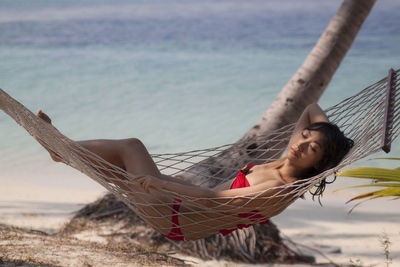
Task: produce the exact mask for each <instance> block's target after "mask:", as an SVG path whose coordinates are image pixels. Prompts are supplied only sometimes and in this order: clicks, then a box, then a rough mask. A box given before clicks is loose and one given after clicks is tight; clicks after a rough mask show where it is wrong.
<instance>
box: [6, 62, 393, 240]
mask: <svg viewBox="0 0 400 267" xmlns="http://www.w3.org/2000/svg"><path fill="white" fill-rule="evenodd" d="M399 77H400V70H397V71H394V70H392V69H391V70H390V71H389V75H388V76H387V77H385V78H384V79H382V80H380V81H379V82H377V83H375V84H373V85H371V86H369V87H367V88H365V89H364V90H362V91H361V92H359V93H358V94H356V95H354V96H352V97H349V98H347V99H345V100H343V101H342V102H340V103H339V104H337V105H335V106H332V107H330V108H328V109H327V110H325V112H326V114H327V116H328V118H329V120H330V121H331V122H333V123H335V124H337V125H338V126H339V127H340V129H341V130H342V131H343V132H344V133H345V135H346V136H347V137H349V138H351V139H353V140H354V142H355V145H354V147H353V148H352V149H351V150H350V152H349V153H348V154H347V155H346V157H345V158H344V159H343V160H342V161H341V162H340V164H339V165H338V166H336V167H334V168H332V169H330V170H327V171H325V172H323V173H320V174H319V175H316V176H314V177H311V178H310V179H306V180H301V181H296V182H293V183H290V184H287V185H284V186H280V187H275V188H270V189H268V190H265V191H263V192H258V193H257V194H256V195H254V194H253V195H252V196H246V195H244V196H238V197H235V198H230V199H229V200H228V201H223V202H222V201H220V200H221V199H218V198H214V199H208V201H210V203H213V205H210V206H207V205H201V204H200V202H201V200H203V199H200V198H195V197H192V196H188V195H177V194H176V193H174V192H172V191H168V190H164V189H162V190H161V189H160V190H158V191H157V192H154V190H153V191H151V194H148V193H145V192H144V191H143V190H142V188H141V187H140V185H139V184H138V183H137V182H135V179H134V178H135V175H133V174H130V173H127V172H126V171H125V170H123V169H121V168H119V167H117V166H114V165H112V164H110V163H109V162H107V161H105V160H103V159H102V158H100V157H99V156H97V155H96V154H94V153H92V152H90V151H88V150H87V149H85V148H83V147H81V146H80V145H78V144H77V143H76V142H74V141H72V140H70V139H68V138H67V137H65V136H64V135H62V134H61V133H60V132H59V131H58V130H57V129H56V128H55V127H54V126H52V125H51V124H49V123H46V122H45V121H44V120H42V119H40V118H38V117H37V116H36V115H35V114H33V113H32V112H30V111H29V110H28V109H26V108H25V107H24V106H23V105H22V104H20V103H19V102H17V101H16V100H15V99H13V98H12V97H10V96H9V95H8V94H6V93H5V92H4V91H3V90H1V89H0V108H1V109H2V110H3V111H4V112H5V113H7V114H8V115H9V116H11V117H12V118H13V119H14V120H15V121H16V122H17V123H18V124H20V125H21V126H22V127H24V128H25V129H26V131H28V132H29V134H31V135H32V136H33V137H34V138H35V139H36V140H37V141H39V143H41V144H45V145H46V147H47V148H49V149H50V150H52V151H53V152H54V153H56V154H57V155H58V156H60V157H61V160H62V162H64V163H65V164H68V165H70V166H71V167H73V168H75V169H77V170H79V171H81V172H83V173H84V174H86V175H87V176H89V177H91V178H92V179H94V180H95V181H97V182H98V183H100V184H101V185H102V186H104V187H105V188H106V189H107V190H109V191H110V192H111V193H113V194H114V195H116V196H117V198H119V199H120V200H121V201H123V202H124V203H125V204H126V205H128V207H129V208H131V209H132V210H133V211H134V212H135V213H137V214H138V215H139V216H141V217H142V218H143V219H144V220H145V221H146V222H147V223H149V224H150V225H151V226H152V227H154V228H155V229H156V230H158V231H159V232H161V233H168V232H169V231H170V229H171V227H172V223H171V216H172V214H174V213H176V212H177V210H176V209H174V208H173V206H174V205H175V204H176V198H177V197H179V199H180V200H181V202H180V205H181V206H180V210H179V221H180V225H181V227H182V229H183V230H184V231H183V232H190V234H191V235H192V236H193V237H194V239H195V238H196V236H203V237H204V236H205V234H204V233H207V234H208V235H212V234H215V233H218V232H219V230H221V229H231V228H236V227H237V226H238V225H240V224H249V223H250V224H255V223H260V222H262V221H263V220H265V217H266V218H270V217H272V216H274V215H277V213H279V212H281V211H282V210H284V209H285V208H286V207H287V206H288V205H290V204H291V203H292V202H294V201H295V200H296V199H297V198H298V197H300V196H302V195H303V194H304V193H306V192H307V191H308V190H309V189H310V188H312V187H313V186H315V185H317V184H318V183H319V182H321V181H322V180H323V179H325V178H326V177H327V176H329V175H332V174H334V173H335V172H336V171H337V170H338V169H340V168H342V167H343V166H345V165H348V164H351V163H352V162H354V161H356V160H359V159H361V158H363V157H366V156H368V155H370V154H372V153H375V152H378V151H379V150H380V149H383V150H384V151H386V152H389V150H390V144H391V143H392V141H393V140H394V139H395V138H396V137H397V136H398V134H399V128H400V125H399V124H400V120H399V119H398V118H400V114H399V113H400V105H398V103H397V102H399V94H400V90H398V89H399V87H400V79H399ZM294 127H295V124H291V125H288V126H285V127H283V128H281V129H279V130H277V131H274V132H272V133H270V134H268V135H263V136H254V137H251V138H247V139H245V140H241V141H239V142H237V143H234V144H229V145H223V146H219V147H214V148H208V149H202V150H193V151H188V152H183V153H168V154H153V155H152V157H153V159H154V161H155V162H156V164H157V166H158V168H159V169H160V171H161V172H162V173H164V174H168V175H172V176H175V177H178V178H182V179H190V181H191V182H193V181H194V179H192V178H193V177H196V181H194V183H196V184H197V185H199V186H202V187H214V186H217V185H219V184H221V183H224V182H226V181H229V180H231V179H233V178H234V177H235V176H236V174H237V172H238V170H239V169H240V168H241V167H242V166H243V165H245V164H263V163H267V162H272V161H274V160H277V159H278V158H279V157H280V154H281V153H282V148H284V147H285V146H286V144H287V143H288V141H289V139H290V134H291V133H292V131H293V129H294ZM224 162H225V163H226V162H229V164H224ZM269 190H271V192H270V194H265V193H266V191H269ZM154 195H157V197H154ZM265 195H269V196H265ZM237 199H240V200H242V201H243V200H245V203H246V204H245V205H240V206H238V205H236V204H235V203H236V202H235V200H237ZM225 200H226V199H225ZM254 203H257V208H256V211H257V212H258V213H259V214H261V215H262V216H250V217H249V216H247V217H240V216H239V217H238V214H239V213H243V212H253V211H254V210H255V208H254ZM250 204H252V205H250ZM211 206H212V207H211ZM247 207H248V208H247ZM250 207H251V208H250ZM271 207H273V209H271ZM271 210H274V212H271Z"/></svg>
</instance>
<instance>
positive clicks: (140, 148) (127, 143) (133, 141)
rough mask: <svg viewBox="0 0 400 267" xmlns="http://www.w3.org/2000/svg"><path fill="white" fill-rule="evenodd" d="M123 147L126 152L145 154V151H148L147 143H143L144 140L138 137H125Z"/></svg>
mask: <svg viewBox="0 0 400 267" xmlns="http://www.w3.org/2000/svg"><path fill="white" fill-rule="evenodd" d="M122 149H123V151H124V153H128V154H131V153H134V154H136V153H139V154H141V155H142V154H143V153H146V154H147V153H148V151H147V149H146V147H145V145H144V144H143V143H142V141H140V140H139V139H137V138H128V139H124V140H123V142H122Z"/></svg>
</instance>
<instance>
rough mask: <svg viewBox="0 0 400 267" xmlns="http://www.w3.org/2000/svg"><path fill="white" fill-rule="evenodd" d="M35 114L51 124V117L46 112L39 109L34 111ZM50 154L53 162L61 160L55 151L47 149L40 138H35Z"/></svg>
mask: <svg viewBox="0 0 400 267" xmlns="http://www.w3.org/2000/svg"><path fill="white" fill-rule="evenodd" d="M36 116H38V117H39V118H41V119H42V120H44V121H45V122H47V123H50V124H51V119H50V117H49V116H47V114H46V113H44V112H43V111H42V110H41V109H40V110H39V111H38V112H37V113H36ZM37 141H38V142H39V143H40V144H41V145H42V146H43V147H44V148H45V149H46V150H47V151H48V152H49V154H50V157H51V158H52V159H53V160H54V161H55V162H61V161H62V160H61V157H60V156H58V155H57V153H55V152H53V151H52V150H51V149H49V148H48V147H47V145H46V144H45V143H43V142H42V141H40V140H37Z"/></svg>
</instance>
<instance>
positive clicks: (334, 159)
mask: <svg viewBox="0 0 400 267" xmlns="http://www.w3.org/2000/svg"><path fill="white" fill-rule="evenodd" d="M305 129H306V130H309V131H318V132H321V133H322V134H323V136H324V141H323V145H322V146H323V148H324V153H323V155H322V158H321V160H320V161H319V162H318V164H317V165H316V167H313V168H312V169H310V170H308V171H307V172H306V173H305V175H303V178H306V177H312V176H314V175H317V174H319V173H321V172H323V171H326V170H328V169H331V168H333V167H335V166H336V165H338V164H339V163H340V161H341V160H342V159H343V158H344V156H345V155H346V154H347V153H348V152H349V151H350V149H351V148H352V147H353V146H354V141H353V140H351V139H350V138H347V137H346V136H345V135H344V133H343V132H342V131H340V129H339V127H338V126H336V125H335V124H332V123H330V122H316V123H313V124H311V125H309V126H308V127H306V128H305ZM334 179H336V177H335V178H334ZM334 181H335V180H333V181H330V182H327V181H326V178H324V179H323V180H321V181H320V182H319V183H318V184H317V185H316V186H315V190H313V191H310V193H311V194H312V196H313V199H314V198H315V197H318V201H320V198H321V196H322V194H323V192H324V190H325V187H326V184H330V183H333V182H334Z"/></svg>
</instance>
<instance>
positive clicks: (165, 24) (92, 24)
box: [0, 0, 400, 187]
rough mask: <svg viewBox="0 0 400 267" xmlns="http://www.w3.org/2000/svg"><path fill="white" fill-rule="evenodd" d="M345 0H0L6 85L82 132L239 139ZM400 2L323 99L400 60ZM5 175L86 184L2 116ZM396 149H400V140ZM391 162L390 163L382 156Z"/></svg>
mask: <svg viewBox="0 0 400 267" xmlns="http://www.w3.org/2000/svg"><path fill="white" fill-rule="evenodd" d="M341 2H342V1H336V0H335V1H333V0H330V1H320V0H296V1H295V0H291V1H289V0H280V1H277V0H273V1H261V0H255V1H238V0H237V1H235V0H218V1H217V0H213V1H211V0H206V1H195V0H180V1H179V0H158V1H156V0H146V1H138V0H136V1H128V0H118V1H112V2H109V1H96V2H92V1H88V0H87V1H56V2H55V1H29V0H18V1H14V0H13V1H11V0H10V1H4V0H3V1H0V62H1V63H0V88H2V89H4V90H5V91H7V92H8V93H9V94H10V95H12V96H13V97H15V98H16V99H17V100H19V101H20V102H22V103H23V104H24V105H25V106H27V107H28V108H29V109H31V110H32V111H36V110H38V109H40V108H41V109H43V110H44V111H45V112H47V113H48V114H49V115H50V116H51V117H52V119H53V122H54V124H55V126H56V127H58V128H59V129H60V130H61V131H62V132H63V133H64V134H66V135H67V136H69V137H70V138H72V139H95V138H126V137H138V138H140V139H142V140H143V142H144V143H145V144H146V145H147V146H148V148H149V150H150V151H151V152H157V153H158V152H175V151H183V150H188V149H197V148H204V147H211V146H216V145H221V144H226V143H231V142H234V141H236V140H237V139H238V138H240V137H241V136H242V135H243V134H244V133H245V132H246V131H247V130H248V129H249V128H250V127H252V125H253V124H254V123H255V122H256V121H257V120H258V118H259V117H260V116H261V114H262V113H263V112H264V110H265V109H266V108H267V107H268V106H269V105H270V103H271V102H272V101H273V100H274V98H275V96H276V95H277V93H278V92H279V91H280V89H281V88H282V87H283V86H284V85H285V84H286V82H287V81H288V80H289V79H290V77H291V76H292V75H293V73H294V72H295V71H296V70H297V69H298V67H299V66H300V65H301V63H302V62H303V60H304V59H305V57H306V56H307V54H308V53H309V52H310V50H311V49H312V47H313V46H314V44H315V43H316V41H317V40H318V38H319V36H320V34H321V33H322V31H323V30H324V29H325V27H326V26H327V25H328V23H329V21H330V19H331V18H332V16H333V15H334V14H335V12H336V10H337V9H338V7H339V6H340V3H341ZM398 10H400V2H398V1H396V0H381V1H378V2H377V4H376V5H375V7H374V9H373V10H372V12H371V14H370V15H369V17H368V19H367V20H366V22H365V23H364V25H363V27H362V29H361V31H360V33H359V35H358V36H357V38H356V41H355V42H354V44H353V47H352V48H351V50H350V51H349V53H348V54H347V56H346V58H345V59H344V61H343V62H342V64H341V66H340V68H339V69H338V71H337V73H336V74H335V76H334V77H333V79H332V81H331V83H330V85H329V87H328V89H327V90H326V92H325V93H324V95H323V96H322V98H321V99H320V104H321V106H322V107H329V106H331V105H333V104H336V103H337V102H339V101H340V100H342V99H344V98H345V97H348V96H351V95H353V94H355V93H357V92H358V91H359V90H361V89H363V88H364V87H366V86H368V85H370V84H371V83H374V82H376V81H378V80H380V79H381V78H382V77H383V76H385V75H387V71H388V69H389V68H391V67H393V68H395V69H397V68H399V67H400V23H399V22H400V19H399V16H398ZM0 140H1V142H0V169H1V173H2V175H1V176H0V179H1V178H12V179H15V180H21V181H24V182H29V183H36V184H41V183H43V184H50V185H54V186H87V187H91V186H92V184H90V183H89V182H88V184H85V185H82V183H85V182H86V181H85V182H81V180H76V181H75V180H74V179H73V178H71V179H70V180H68V181H66V180H65V179H57V178H56V177H57V176H63V175H64V176H69V175H72V174H70V170H69V169H68V168H64V167H60V166H55V165H56V164H53V163H52V162H51V161H50V160H49V159H48V156H47V154H46V153H45V152H44V151H43V149H41V147H40V146H39V145H38V144H36V142H35V141H34V140H33V139H32V138H31V137H30V136H28V135H27V134H26V132H25V131H24V130H22V129H21V128H20V127H19V126H17V125H16V124H15V123H14V121H12V120H11V119H10V118H9V117H8V116H6V115H5V114H0ZM392 155H393V156H397V157H398V156H399V155H400V146H399V145H398V142H397V143H396V144H395V145H394V147H393V153H392ZM379 164H386V163H379Z"/></svg>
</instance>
